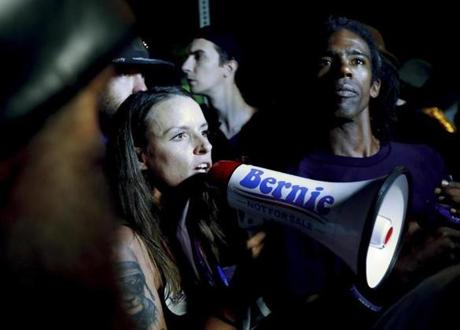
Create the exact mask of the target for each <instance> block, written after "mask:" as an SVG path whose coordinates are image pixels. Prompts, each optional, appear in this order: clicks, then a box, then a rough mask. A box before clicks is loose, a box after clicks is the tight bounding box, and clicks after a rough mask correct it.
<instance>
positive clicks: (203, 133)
mask: <svg viewBox="0 0 460 330" xmlns="http://www.w3.org/2000/svg"><path fill="white" fill-rule="evenodd" d="M201 135H203V136H206V137H208V136H209V130H208V129H205V130H203V132H201Z"/></svg>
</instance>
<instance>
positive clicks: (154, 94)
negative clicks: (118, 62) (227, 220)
mask: <svg viewBox="0 0 460 330" xmlns="http://www.w3.org/2000/svg"><path fill="white" fill-rule="evenodd" d="M175 96H186V97H189V96H190V95H189V94H188V93H187V92H185V91H183V90H182V89H180V88H179V87H159V88H153V89H151V90H149V91H146V92H138V93H136V94H133V95H131V96H130V97H129V98H128V99H127V100H126V101H125V102H124V103H123V104H122V105H121V106H120V108H119V109H118V111H117V113H116V115H115V116H114V125H113V131H112V134H111V138H110V140H109V145H108V160H109V163H108V173H109V177H110V181H111V184H112V186H113V190H114V191H115V193H116V199H117V202H118V205H119V207H120V212H121V215H122V216H123V218H124V220H125V221H126V225H127V226H129V227H130V228H131V229H132V230H133V231H134V232H135V233H136V234H137V235H139V237H140V238H141V239H142V240H143V241H144V242H145V244H146V246H147V250H148V253H149V257H150V259H151V260H152V261H153V262H154V264H155V265H156V266H157V267H158V268H159V270H160V273H161V274H162V280H163V283H165V279H167V281H168V282H169V284H170V285H171V287H172V292H178V291H179V290H180V288H181V277H180V274H179V269H178V266H177V264H176V260H175V258H174V257H173V255H172V253H171V251H172V250H171V248H172V247H175V245H174V244H171V243H170V242H171V241H174V240H175V228H176V227H175V226H176V225H177V217H176V219H174V218H173V217H174V216H177V215H178V214H177V213H174V206H175V208H176V210H175V211H178V210H177V209H178V208H177V204H174V201H173V202H172V203H169V202H171V199H170V198H168V203H164V200H162V201H161V204H160V203H159V201H155V200H154V197H153V195H152V191H153V189H154V188H155V183H154V181H153V178H152V177H151V175H149V174H148V171H141V170H140V169H139V157H138V154H137V153H136V148H141V149H143V148H146V146H147V142H148V141H147V128H148V122H147V121H146V117H147V115H148V113H149V112H150V110H151V109H152V107H153V106H155V105H157V104H158V103H160V102H163V101H165V100H167V99H170V98H172V97H175ZM200 187H204V186H203V185H202V184H201V185H200ZM200 187H199V189H198V190H195V191H194V192H196V193H195V194H194V193H191V194H190V195H189V196H190V197H192V198H191V203H190V208H189V210H190V212H189V214H188V217H190V218H193V220H192V221H190V223H191V228H190V229H191V231H192V232H193V233H194V234H198V235H199V237H200V238H201V239H202V240H203V241H204V242H205V243H206V244H207V245H208V244H209V246H210V250H211V252H212V253H213V254H214V256H215V257H216V258H217V259H219V253H218V250H219V248H218V247H217V246H218V245H219V246H222V244H223V245H226V242H225V238H224V234H223V231H222V230H221V229H220V226H219V224H218V221H217V218H218V215H217V206H216V204H215V202H214V201H213V198H211V196H210V194H209V191H207V190H206V189H202V188H200ZM157 188H158V187H157ZM165 195H167V194H165ZM169 197H171V196H169ZM176 202H177V200H176ZM163 206H164V207H163ZM171 210H172V211H171ZM162 219H165V221H162ZM168 237H170V238H171V239H170V240H168Z"/></svg>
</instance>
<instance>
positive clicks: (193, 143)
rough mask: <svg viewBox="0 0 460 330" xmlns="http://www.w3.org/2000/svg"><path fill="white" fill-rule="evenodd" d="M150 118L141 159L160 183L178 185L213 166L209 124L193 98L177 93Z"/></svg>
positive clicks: (154, 109)
mask: <svg viewBox="0 0 460 330" xmlns="http://www.w3.org/2000/svg"><path fill="white" fill-rule="evenodd" d="M146 121H147V132H146V137H147V141H148V142H147V146H146V148H145V150H141V160H142V162H143V164H144V165H145V166H146V168H147V169H148V170H149V171H150V172H151V173H152V175H153V177H154V178H156V180H158V183H159V184H162V185H166V186H168V187H175V186H177V185H179V184H180V183H182V182H183V181H184V180H185V179H187V178H189V177H191V176H192V175H194V174H198V173H206V172H207V171H208V170H209V169H210V167H211V164H212V162H211V148H212V147H211V144H210V143H209V141H208V137H207V135H208V124H207V122H206V120H205V118H204V116H203V112H202V111H201V108H200V106H199V105H198V103H196V102H195V101H194V100H193V99H192V98H190V97H185V96H179V95H176V96H173V97H171V98H169V99H166V100H164V101H161V102H160V103H158V104H156V105H154V106H153V107H152V108H151V109H150V112H149V114H148V115H147V118H146Z"/></svg>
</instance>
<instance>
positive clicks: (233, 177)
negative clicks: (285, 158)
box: [209, 161, 409, 292]
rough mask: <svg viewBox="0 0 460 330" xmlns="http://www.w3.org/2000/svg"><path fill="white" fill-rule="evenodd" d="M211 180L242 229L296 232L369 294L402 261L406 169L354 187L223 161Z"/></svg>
mask: <svg viewBox="0 0 460 330" xmlns="http://www.w3.org/2000/svg"><path fill="white" fill-rule="evenodd" d="M209 174H210V176H211V180H212V181H214V182H215V183H217V184H221V185H222V184H225V185H226V186H227V200H228V203H229V205H230V206H231V207H232V208H235V209H236V210H238V211H239V213H240V214H242V215H243V216H241V217H240V219H239V223H240V226H241V227H244V228H252V227H254V226H257V225H260V224H261V223H263V222H266V221H271V222H276V223H281V224H286V225H289V226H292V227H294V228H297V229H298V230H300V231H302V232H303V233H305V234H307V235H308V236H309V237H311V238H313V239H315V240H316V241H318V242H320V243H321V244H323V245H324V246H325V247H327V248H328V249H330V250H331V251H332V252H333V253H335V254H336V255H337V256H338V257H340V258H341V259H342V260H343V261H344V262H345V263H346V264H347V265H348V266H349V267H350V268H351V270H352V271H353V272H354V274H355V275H356V276H357V279H358V283H360V284H361V285H364V289H365V290H370V292H375V291H376V290H379V289H382V287H383V286H384V283H385V280H386V279H387V278H388V276H389V274H390V273H391V271H392V270H393V268H394V265H395V262H396V260H397V258H398V255H399V252H400V247H401V243H402V237H403V233H404V229H405V216H406V210H407V203H408V195H409V180H408V175H407V171H406V170H405V169H404V168H403V167H396V168H395V169H394V170H393V171H392V173H391V174H390V175H388V176H385V177H381V178H376V179H371V180H364V181H353V182H326V181H317V180H311V179H307V178H301V177H297V176H294V175H289V174H285V173H281V172H276V171H272V170H269V169H266V168H262V167H256V166H251V165H245V164H241V163H238V162H234V161H219V162H217V163H216V164H215V165H214V166H213V167H212V168H211V170H210V172H209Z"/></svg>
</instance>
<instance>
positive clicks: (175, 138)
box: [171, 132, 187, 141]
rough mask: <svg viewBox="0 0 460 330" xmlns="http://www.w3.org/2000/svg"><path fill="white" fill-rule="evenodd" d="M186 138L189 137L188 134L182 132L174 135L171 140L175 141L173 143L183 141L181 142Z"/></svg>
mask: <svg viewBox="0 0 460 330" xmlns="http://www.w3.org/2000/svg"><path fill="white" fill-rule="evenodd" d="M186 137H187V133H185V132H182V133H179V134H176V135H174V136H173V137H172V139H171V140H173V141H181V140H183V139H185V138H186Z"/></svg>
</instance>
